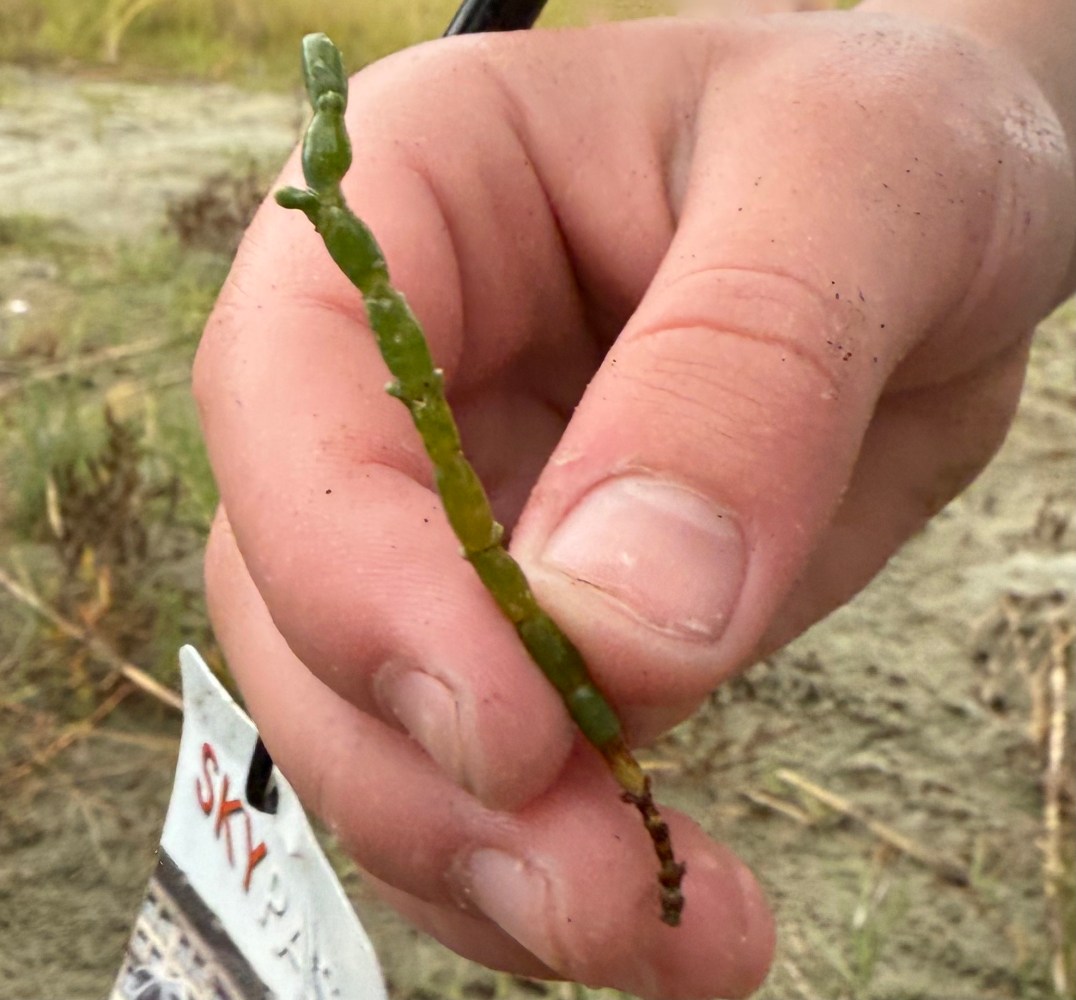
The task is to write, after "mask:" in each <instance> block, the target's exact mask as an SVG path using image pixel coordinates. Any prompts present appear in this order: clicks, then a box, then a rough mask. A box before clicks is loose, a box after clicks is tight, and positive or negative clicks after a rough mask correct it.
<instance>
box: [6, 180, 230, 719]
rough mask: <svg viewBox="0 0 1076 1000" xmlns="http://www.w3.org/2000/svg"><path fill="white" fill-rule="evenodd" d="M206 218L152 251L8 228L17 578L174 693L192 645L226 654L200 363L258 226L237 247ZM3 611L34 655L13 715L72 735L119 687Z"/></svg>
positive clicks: (13, 684)
mask: <svg viewBox="0 0 1076 1000" xmlns="http://www.w3.org/2000/svg"><path fill="white" fill-rule="evenodd" d="M191 203H192V204H193V206H194V207H193V216H192V215H191V211H187V210H185V209H184V207H183V204H177V205H176V206H174V207H173V209H172V213H171V215H172V217H173V222H172V224H171V227H170V229H169V230H168V231H166V232H162V233H160V234H156V235H153V236H150V237H149V238H147V239H146V240H145V241H143V242H140V243H139V244H138V245H137V246H135V245H128V244H114V245H102V244H100V243H96V242H90V241H89V240H88V239H87V238H86V237H83V236H81V235H80V234H78V233H76V232H74V231H73V230H69V229H67V228H65V227H64V226H63V225H61V224H57V223H53V222H49V221H47V220H42V219H37V218H34V217H27V216H17V217H2V216H0V271H2V273H3V275H4V279H5V280H4V282H3V284H4V286H5V287H4V289H0V292H3V291H6V294H7V295H8V296H9V297H6V298H5V296H4V295H0V299H3V302H2V312H0V468H2V469H3V470H4V478H3V480H2V481H0V551H2V552H3V554H4V558H3V567H2V569H3V570H4V571H5V573H6V574H7V575H8V576H10V577H12V578H13V579H15V580H16V581H18V583H19V585H20V586H22V587H25V588H27V589H29V590H30V591H31V592H32V593H34V594H36V595H37V596H38V597H39V598H40V599H41V600H42V601H44V602H45V603H46V604H47V605H48V606H49V607H50V608H52V609H53V610H54V611H56V612H57V613H58V614H60V615H61V616H62V617H64V618H65V619H67V620H68V621H69V622H72V623H73V624H75V625H76V626H78V627H79V628H80V629H85V630H86V631H87V633H92V634H93V635H94V636H96V637H97V638H99V639H101V640H103V641H104V642H106V643H107V644H108V645H109V646H110V647H111V648H112V649H114V650H115V651H116V653H117V654H119V655H120V656H122V657H124V658H126V659H128V660H131V661H133V662H135V663H138V664H140V665H142V666H144V667H146V668H147V669H149V670H150V671H151V672H152V673H153V674H155V675H156V676H157V677H158V679H160V680H163V681H165V682H168V683H173V684H174V683H175V681H176V668H175V651H176V649H177V648H178V646H179V645H180V644H181V643H182V642H184V641H193V642H198V643H200V644H201V645H202V646H203V647H204V648H210V649H211V648H212V646H211V642H210V637H209V630H208V624H207V621H206V617H205V611H204V601H203V599H202V596H201V587H202V584H201V548H202V545H203V544H204V538H205V534H206V531H207V530H208V526H209V521H210V518H211V517H212V512H213V508H214V505H215V502H216V493H215V488H214V485H213V481H212V476H211V473H210V471H209V466H208V463H207V461H206V458H205V453H204V449H203V447H202V443H201V437H200V434H199V430H198V424H197V419H196V415H195V411H194V405H193V402H192V400H191V397H190V391H189V375H190V361H191V358H192V356H193V352H194V347H195V345H196V343H197V338H198V336H199V334H200V332H201V327H202V324H203V323H204V321H205V317H206V314H207V313H208V311H209V308H210V307H211V305H212V302H213V298H214V296H215V295H216V292H217V289H218V288H219V286H220V283H221V281H222V280H223V278H224V275H225V273H226V271H227V267H228V262H229V258H230V255H231V253H232V251H233V250H234V239H235V238H236V236H235V232H234V231H235V230H237V229H238V228H239V226H240V225H245V222H246V220H245V219H243V220H242V222H240V220H238V219H232V220H230V224H231V228H232V230H233V233H232V235H231V236H225V235H223V234H222V233H221V232H220V220H218V219H216V217H210V221H209V223H208V224H207V227H206V229H207V231H205V232H203V231H201V230H197V231H196V230H195V229H194V228H193V223H192V222H191V218H194V219H195V220H199V219H203V214H202V213H201V206H200V204H197V203H195V202H194V200H193V199H192V202H191ZM181 223H183V224H185V225H186V227H187V228H186V229H183V228H182V227H181V225H180V224H181ZM181 234H182V235H183V236H184V239H181ZM205 242H208V243H209V244H210V247H211V248H209V249H205V248H203V245H204V243H205ZM3 603H4V605H5V609H6V612H7V613H6V614H5V620H4V621H0V634H2V635H4V637H5V638H8V637H10V636H11V635H12V634H14V633H15V632H19V633H21V634H25V635H26V636H27V637H29V636H31V635H32V636H34V637H35V638H34V641H33V642H28V644H27V645H26V646H25V648H24V649H23V650H22V652H21V654H20V655H17V656H12V657H7V658H5V659H4V660H3V663H2V665H0V688H2V689H3V692H4V701H5V704H8V705H10V704H12V703H14V704H17V705H19V706H21V707H24V708H32V709H34V710H44V711H49V712H52V713H55V715H56V716H57V717H58V718H60V719H67V718H73V717H77V716H79V715H81V714H83V713H84V712H86V711H87V710H89V708H91V707H92V705H93V704H94V703H95V702H96V701H97V700H98V699H99V697H100V696H101V684H103V683H106V682H107V681H108V680H109V675H108V673H107V671H105V670H103V669H101V665H100V664H97V665H96V667H94V665H93V664H91V663H90V662H88V661H87V658H86V651H85V650H84V649H82V648H81V646H80V644H79V643H77V642H74V641H73V640H71V639H70V638H69V637H67V636H65V635H63V634H62V633H60V632H59V631H57V630H56V629H54V628H53V627H52V626H51V625H49V624H48V623H47V622H44V621H42V620H40V619H39V618H38V617H36V616H35V615H33V614H31V613H29V612H28V611H26V612H22V613H17V612H16V609H15V608H13V607H12V606H11V605H10V603H9V602H7V601H6V600H5V601H4V602H3ZM12 614H14V615H15V619H14V620H11V621H8V620H6V619H7V618H8V616H9V615H12ZM9 629H10V631H9ZM111 680H112V681H114V680H115V678H114V677H112V678H111Z"/></svg>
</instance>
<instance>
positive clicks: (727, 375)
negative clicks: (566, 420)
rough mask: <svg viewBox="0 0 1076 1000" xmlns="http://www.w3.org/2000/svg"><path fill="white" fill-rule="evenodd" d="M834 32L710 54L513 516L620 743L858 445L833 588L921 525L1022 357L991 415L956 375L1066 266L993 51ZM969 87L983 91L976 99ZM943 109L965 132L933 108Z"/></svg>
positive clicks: (1051, 193)
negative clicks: (611, 333)
mask: <svg viewBox="0 0 1076 1000" xmlns="http://www.w3.org/2000/svg"><path fill="white" fill-rule="evenodd" d="M829 23H830V24H832V22H829ZM844 23H856V24H858V23H860V22H857V21H855V20H854V19H853V21H852V22H847V21H846V22H844ZM879 39H881V40H879ZM840 42H841V44H839V45H835V44H834V43H833V36H832V35H830V34H829V33H828V31H827V32H825V33H820V34H819V35H817V36H812V34H811V32H809V31H808V32H805V33H804V34H803V35H800V36H797V37H796V46H795V48H792V47H791V46H789V45H788V44H787V40H783V39H781V38H780V37H779V36H778V37H777V39H776V40H775V39H774V38H772V37H770V38H767V37H763V36H758V37H756V38H755V39H753V40H748V41H747V42H746V43H745V46H744V48H743V49H742V50H740V51H738V52H737V57H738V58H737V59H736V60H734V65H733V66H732V68H731V69H728V70H725V69H724V68H722V65H721V64H720V62H716V63H715V65H716V67H717V68H716V69H715V70H714V76H713V78H712V80H711V84H710V86H709V87H708V88H707V90H706V94H707V97H706V98H705V99H704V101H703V104H702V107H701V109H700V113H699V124H698V128H697V136H696V142H695V144H694V147H693V159H692V169H691V172H690V174H689V177H688V181H687V186H686V192H685V196H684V201H683V207H682V214H681V219H680V225H679V228H678V230H677V233H676V236H675V239H674V240H673V243H672V245H671V247H670V249H669V252H668V253H667V254H666V256H665V258H664V260H663V262H662V264H661V266H660V267H659V269H658V271H657V274H656V276H655V278H654V280H653V282H652V283H651V285H650V287H649V288H648V290H647V292H646V294H645V296H644V297H643V300H642V302H641V304H640V306H639V308H638V309H637V310H636V312H635V314H634V315H633V317H632V318H631V320H630V321H629V322H628V324H627V326H626V327H625V330H624V332H623V333H622V335H621V336H620V338H619V339H618V341H617V343H616V345H615V346H614V348H613V349H612V350H611V351H610V353H609V354H608V356H607V357H606V359H605V362H604V363H603V365H602V367H601V369H600V370H599V372H598V374H597V376H596V377H595V378H594V379H593V380H592V382H591V384H590V386H589V388H588V391H587V393H586V395H585V396H584V398H583V401H582V403H581V404H580V406H579V407H578V408H577V410H576V411H575V414H574V416H573V418H572V421H571V423H570V425H569V426H568V428H567V430H566V432H565V435H564V436H563V438H562V441H561V444H560V446H559V448H558V450H557V452H556V453H555V454H554V456H553V459H552V461H551V462H550V463H549V465H548V466H547V467H546V469H545V470H544V472H543V474H542V476H541V478H540V480H539V482H538V484H537V486H536V488H535V491H534V492H533V494H532V499H531V502H530V505H529V506H528V508H527V509H526V510H525V512H524V515H523V517H522V520H521V523H520V525H519V526H518V528H517V531H516V534H515V536H514V540H513V544H514V551H515V553H516V554H517V555H518V556H519V557H520V559H521V561H522V562H523V563H524V566H525V568H526V569H527V571H528V573H529V575H530V576H531V577H532V580H533V581H534V584H535V589H536V591H537V592H538V594H539V598H540V599H541V600H543V601H544V602H545V603H546V604H547V606H549V608H550V610H551V612H552V613H553V614H554V616H556V617H558V618H560V619H562V620H563V622H564V624H565V625H566V626H567V627H568V629H569V631H570V633H571V634H572V636H573V638H576V639H577V640H578V641H579V643H580V644H581V646H582V647H583V651H584V654H585V655H587V657H588V659H589V660H590V661H591V663H592V666H593V667H594V669H595V672H596V673H597V675H598V677H599V680H600V682H601V683H602V684H603V685H604V686H605V687H606V688H607V689H608V690H609V691H610V693H611V694H612V695H613V696H614V697H615V698H616V699H618V702H619V704H621V705H627V706H629V714H630V715H631V716H632V717H633V719H634V720H635V724H636V731H637V735H640V736H645V735H649V734H651V733H652V732H653V731H654V730H656V729H658V728H660V727H662V726H664V725H667V724H668V723H669V722H670V721H672V719H673V718H675V714H676V710H677V707H679V710H680V711H682V712H686V711H687V710H689V708H690V707H691V706H692V705H693V704H694V703H695V702H696V701H697V700H698V699H699V698H701V697H702V696H703V695H704V694H705V693H706V692H707V691H708V690H709V689H710V688H711V687H712V686H713V684H714V683H715V682H717V681H718V680H720V679H721V678H722V677H723V676H726V675H727V674H728V673H729V672H730V671H731V670H733V669H735V668H736V667H737V666H738V665H740V664H741V663H742V662H743V661H744V660H745V659H746V658H747V657H748V656H750V655H751V654H752V652H753V651H754V650H756V649H757V648H758V646H759V644H760V641H761V639H762V636H763V634H764V633H765V632H766V631H767V629H769V628H770V627H771V621H772V619H773V618H774V616H775V615H777V614H778V613H779V611H780V609H781V608H782V605H783V604H784V603H785V602H786V601H787V600H789V595H790V594H791V592H792V590H793V588H794V587H795V586H796V585H797V582H798V581H800V580H801V579H803V578H804V574H805V573H807V572H808V565H809V563H810V561H811V559H812V555H813V553H815V552H816V551H818V550H819V549H820V547H822V546H824V545H825V544H826V543H827V541H828V540H830V539H831V538H832V537H833V536H831V535H830V534H829V531H830V525H831V523H832V521H833V518H834V516H835V515H836V514H837V512H838V510H839V509H840V506H841V503H842V498H843V497H844V496H845V494H846V491H847V489H848V487H849V484H850V482H851V483H853V485H855V482H856V481H855V480H854V478H853V477H854V475H855V473H856V469H857V466H858V465H859V463H861V462H862V463H863V481H862V484H861V485H862V487H863V490H864V491H866V492H863V491H857V495H856V497H855V502H856V503H860V502H861V501H862V500H865V499H866V497H867V496H868V495H869V498H870V504H871V505H872V509H871V516H870V517H863V516H862V514H863V513H864V512H863V511H862V509H860V510H859V511H858V514H857V516H853V517H851V518H850V522H849V523H851V522H855V523H856V524H857V525H858V527H857V528H856V530H855V532H854V535H853V536H852V537H851V538H846V539H845V541H846V544H845V545H844V546H843V548H842V549H838V550H837V551H835V552H833V553H830V554H829V555H830V556H831V558H832V561H831V562H830V563H829V573H828V577H829V579H828V581H827V582H828V585H829V586H830V588H834V587H836V590H832V589H831V591H830V592H831V593H836V592H837V590H839V592H840V593H841V596H842V599H843V598H845V597H847V596H848V595H849V594H850V593H851V592H852V590H854V588H856V587H858V586H860V585H862V583H863V582H865V579H866V578H867V577H868V576H869V575H870V573H872V572H874V571H876V570H877V568H879V566H880V565H881V564H882V563H883V562H884V560H885V559H886V558H887V557H888V555H889V554H890V553H891V552H892V551H893V550H894V548H895V546H896V545H897V544H898V543H899V541H901V540H903V538H904V537H906V534H907V532H908V531H910V530H913V527H915V526H918V524H920V523H921V522H922V511H923V509H924V505H923V504H922V503H921V502H920V503H918V504H912V505H911V506H912V507H914V508H915V509H914V512H910V507H909V497H910V496H912V497H914V496H915V495H916V494H924V493H929V494H937V493H938V492H939V484H938V482H937V480H938V478H939V477H942V476H943V474H944V473H945V472H946V470H947V469H948V470H949V471H950V472H951V471H952V466H953V465H954V463H956V464H958V465H961V466H962V473H961V475H959V476H955V477H954V476H953V475H951V474H950V475H949V476H948V479H949V481H950V484H952V483H954V482H966V481H967V478H968V475H969V469H970V468H975V469H977V468H978V467H979V466H980V465H981V464H982V463H983V462H985V459H986V457H987V456H988V455H989V454H990V452H991V451H992V450H993V448H994V447H996V445H997V443H998V440H999V420H998V419H997V418H998V416H999V415H1000V418H1001V420H1000V426H1004V424H1005V423H1007V419H1008V416H1009V413H1010V412H1011V408H1012V404H1013V400H1014V398H1015V391H1016V381H1015V380H1014V378H1013V374H1014V372H1015V371H1017V370H1018V366H1014V365H1012V364H1006V365H1004V366H1003V367H1005V369H1006V370H1005V372H1004V378H1003V379H1002V380H1001V381H1003V382H1004V387H1003V389H1002V390H1001V396H1002V397H1003V398H1002V399H1001V400H1000V402H999V403H998V405H994V403H993V402H991V404H990V415H989V417H988V418H987V419H983V418H982V416H981V415H980V418H979V420H978V422H977V421H976V420H975V418H971V419H970V420H969V419H968V413H969V412H970V411H969V410H967V409H965V410H963V411H962V410H959V409H957V403H959V405H960V406H961V407H965V408H970V407H974V406H976V405H977V400H981V399H982V397H981V396H980V395H978V394H977V392H978V391H980V390H982V388H983V385H984V384H985V383H986V381H989V380H988V379H979V378H977V377H976V376H975V373H976V372H985V371H988V370H990V369H991V368H992V367H993V366H994V365H995V364H996V363H998V358H999V357H1000V356H1001V355H1003V354H1004V353H1005V352H1006V351H1008V350H1009V349H1010V348H1011V347H1013V346H1014V345H1017V344H1019V343H1022V341H1023V339H1024V337H1025V332H1026V330H1027V329H1028V326H1029V324H1030V323H1031V322H1032V320H1033V319H1034V318H1036V317H1037V316H1038V315H1040V314H1041V312H1042V311H1043V310H1044V309H1045V308H1047V307H1048V305H1049V303H1050V301H1051V297H1052V296H1053V295H1055V294H1056V291H1057V283H1058V282H1059V281H1060V278H1061V270H1063V261H1064V259H1065V255H1064V254H1060V253H1058V252H1057V249H1058V247H1059V246H1060V242H1059V241H1061V240H1062V239H1063V238H1064V237H1065V233H1066V228H1065V226H1064V225H1063V226H1061V227H1057V226H1056V225H1055V224H1054V222H1053V221H1052V220H1050V219H1048V218H1047V216H1048V212H1047V211H1046V207H1047V205H1049V204H1051V203H1052V202H1051V201H1050V199H1054V201H1056V202H1057V203H1058V204H1064V203H1065V199H1064V198H1062V197H1060V196H1059V195H1058V192H1059V191H1060V187H1059V185H1060V184H1061V183H1062V182H1063V181H1064V177H1063V176H1062V174H1061V173H1060V172H1059V171H1058V170H1057V164H1056V162H1054V163H1051V162H1045V161H1033V160H1031V159H1029V158H1027V157H1026V156H1025V155H1024V152H1023V150H1022V149H1020V148H1019V147H1018V146H1016V147H1014V144H1013V143H1012V141H1011V136H1010V135H1009V131H1008V129H1007V126H1006V125H1005V120H1006V119H1005V110H1004V101H1003V100H1002V98H1000V97H997V99H995V97H996V95H997V94H999V93H1001V92H1002V91H1004V87H1000V86H999V85H998V83H997V80H996V78H995V77H996V73H994V71H993V69H992V67H991V66H990V65H987V64H986V63H985V62H984V61H983V60H982V59H980V58H977V57H973V56H972V55H970V54H969V53H967V52H964V51H960V52H959V58H956V57H954V54H953V53H954V47H953V44H952V40H951V39H947V38H942V37H939V36H933V35H930V34H929V33H918V32H905V31H903V30H902V29H900V27H899V25H897V26H894V24H893V22H890V21H885V22H881V23H878V24H874V25H872V26H871V28H870V30H869V31H868V30H866V29H864V32H863V34H862V35H859V34H856V33H855V32H852V33H850V35H849V36H847V37H844V38H842V39H841V40H840ZM957 48H959V47H958V46H957ZM745 62H746V63H747V68H745V65H744V64H745ZM838 67H839V68H840V72H839V73H838V72H837V69H838ZM894 74H898V75H899V76H900V79H901V85H900V87H899V88H897V89H896V90H894V88H893V84H892V81H893V77H894ZM849 81H855V82H854V84H852V83H850V82H849ZM1007 85H1008V83H1006V86H1007ZM850 87H851V88H852V91H853V94H851V95H850V94H849V88H850ZM969 92H975V93H977V94H985V95H987V96H986V97H985V98H984V100H983V101H982V102H981V103H977V104H976V105H975V107H969V106H968V105H967V102H966V100H965V97H966V94H967V93H969ZM758 94H765V95H766V98H765V101H760V100H758V99H757V98H756V96H755V95H758ZM1009 99H1011V96H1010V98H1009ZM950 105H951V106H953V107H958V106H959V107H962V108H963V109H964V110H963V114H964V119H963V121H962V123H961V126H960V127H959V128H954V127H953V125H952V122H951V121H950V120H949V119H948V118H946V117H945V116H944V115H939V114H938V113H937V108H938V107H942V108H946V107H949V106H950ZM872 120H873V121H874V126H873V127H871V125H870V124H869V123H870V122H871V121H872ZM852 149H854V150H855V156H854V157H850V156H849V155H848V151H849V150H852ZM1049 160H1050V158H1049V157H1046V161H1049ZM823 170H824V171H825V172H824V173H823V172H822V171H823ZM1014 218H1024V219H1025V221H1026V222H1027V227H1026V228H1025V229H1021V230H1018V229H1016V228H1014V226H1013V220H1014ZM1070 237H1071V232H1069V238H1070ZM1029 262H1034V263H1029ZM1035 267H1042V268H1043V269H1044V271H1045V272H1046V273H1045V274H1044V275H1042V276H1035V275H1034V273H1033V271H1034V268H1035ZM1014 270H1019V271H1020V272H1021V274H1022V275H1023V276H1024V278H1025V285H1024V289H1023V294H1018V293H1016V292H1015V291H1014V290H1013V286H1012V281H1011V275H1012V273H1013V271H1014ZM928 334H929V337H928V336H927V335H928ZM1016 353H1019V351H1017V352H1016ZM961 380H966V381H967V382H968V383H969V384H968V386H966V387H965V388H967V389H970V390H971V391H963V392H962V391H960V389H959V387H958V386H957V383H960V382H961ZM927 386H932V387H935V388H937V390H938V392H937V396H939V397H940V396H943V395H945V394H946V393H947V392H949V391H950V390H951V389H952V390H953V391H952V398H953V401H954V407H953V409H952V410H950V411H947V413H946V417H949V418H956V419H958V420H960V421H961V426H960V432H959V433H951V432H949V431H948V430H945V431H941V432H932V431H931V430H930V428H932V427H933V426H934V425H935V424H936V423H937V422H938V419H937V418H938V412H939V411H937V409H935V412H934V413H933V414H932V413H931V412H930V406H929V405H928V404H927V402H926V401H927V400H928V399H929V398H930V394H929V393H924V394H923V395H922V396H921V397H920V398H918V399H912V398H911V397H912V396H914V394H915V392H916V391H917V390H920V389H924V388H925V387H927ZM943 386H944V387H945V389H944V390H943V389H942V387H943ZM954 387H955V388H954ZM887 391H892V392H898V391H899V392H901V393H904V394H907V395H906V396H905V399H904V405H903V407H901V406H899V405H896V404H894V405H889V404H888V403H886V402H884V401H882V402H881V403H880V400H882V399H883V394H884V393H886V392H887ZM899 410H902V411H903V412H901V413H900V414H899V419H898V411H899ZM886 413H890V414H891V416H892V419H890V420H886V419H885V415H886ZM876 416H881V417H882V418H883V419H882V421H881V424H880V426H879V429H878V430H877V431H875V432H873V433H870V434H869V433H868V429H869V428H870V427H871V424H872V421H873V420H874V419H875V417H876ZM942 423H943V425H944V418H943V421H942ZM898 425H899V429H897V427H898ZM958 441H959V452H958V453H956V454H953V453H951V452H949V451H947V449H948V448H950V447H951V446H952V445H954V444H956V443H957V442H958ZM865 442H867V450H866V451H864V443H865ZM897 442H899V446H900V447H899V451H898V452H897V453H895V454H894V461H893V463H892V464H890V465H888V466H887V465H886V462H885V454H884V453H885V449H886V447H888V446H890V445H893V444H895V443H897ZM887 484H889V485H890V486H891V487H892V486H893V484H900V486H899V488H896V489H889V490H887V489H886V485H887ZM941 489H942V491H944V487H942V488H941ZM841 551H843V552H844V553H846V554H848V553H850V552H855V554H856V555H855V558H853V559H851V560H850V561H849V563H848V564H847V566H844V567H842V566H839V565H837V561H838V560H839V558H840V553H841ZM812 579H813V580H814V582H817V579H818V578H817V577H814V578H808V580H809V581H810V580H812ZM808 606H810V607H812V608H813V610H814V611H819V612H820V611H821V610H828V609H829V608H830V607H832V606H833V605H832V604H828V605H824V602H823V601H822V600H818V601H815V602H813V604H812V602H810V601H806V602H802V601H801V602H800V603H799V607H800V609H801V611H802V610H803V609H804V608H806V607H808ZM782 634H785V633H782Z"/></svg>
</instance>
